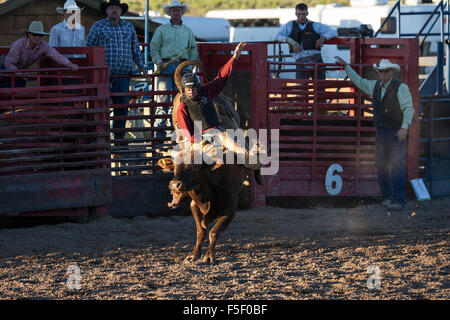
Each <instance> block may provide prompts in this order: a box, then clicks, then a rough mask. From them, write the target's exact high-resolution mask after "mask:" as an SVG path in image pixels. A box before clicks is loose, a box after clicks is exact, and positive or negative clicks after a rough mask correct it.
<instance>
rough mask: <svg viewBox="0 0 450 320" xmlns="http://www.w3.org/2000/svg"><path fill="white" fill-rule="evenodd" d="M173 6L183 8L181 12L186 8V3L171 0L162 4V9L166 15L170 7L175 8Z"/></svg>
mask: <svg viewBox="0 0 450 320" xmlns="http://www.w3.org/2000/svg"><path fill="white" fill-rule="evenodd" d="M175 7H180V8H181V9H182V10H183V14H184V13H185V12H186V11H187V9H188V5H187V3H186V2H181V3H180V1H178V0H172V2H171V3H170V4H167V3H165V4H163V11H164V13H165V14H166V15H169V9H170V8H175Z"/></svg>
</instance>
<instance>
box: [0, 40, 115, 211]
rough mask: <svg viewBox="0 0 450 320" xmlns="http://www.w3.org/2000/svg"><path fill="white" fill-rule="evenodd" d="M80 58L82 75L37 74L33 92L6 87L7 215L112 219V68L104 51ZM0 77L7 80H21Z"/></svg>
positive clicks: (0, 152) (1, 130)
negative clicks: (108, 213)
mask: <svg viewBox="0 0 450 320" xmlns="http://www.w3.org/2000/svg"><path fill="white" fill-rule="evenodd" d="M7 50H8V49H7V48H2V49H1V51H0V54H6V53H7ZM66 50H70V51H69V52H70V53H74V51H73V50H74V49H66ZM62 52H64V50H62ZM76 53H80V54H85V55H86V58H84V59H79V61H77V63H80V65H81V66H82V67H81V68H80V70H79V71H78V72H76V73H73V72H69V71H68V70H67V68H44V69H42V68H41V69H31V70H27V78H26V79H27V82H28V83H27V86H26V87H14V86H13V88H3V89H0V214H20V215H40V216H43V215H87V214H92V213H96V214H104V213H106V206H107V205H108V204H109V203H110V201H111V171H110V145H109V120H108V111H109V102H108V100H109V75H108V67H107V66H106V65H105V64H104V49H103V48H98V47H97V48H94V47H92V48H77V49H76ZM43 63H45V62H41V66H43ZM47 66H50V65H47ZM0 75H1V78H2V79H3V80H4V81H5V80H6V81H8V79H11V77H13V76H14V77H18V76H20V75H19V74H16V72H2V73H1V74H0ZM12 82H14V81H12Z"/></svg>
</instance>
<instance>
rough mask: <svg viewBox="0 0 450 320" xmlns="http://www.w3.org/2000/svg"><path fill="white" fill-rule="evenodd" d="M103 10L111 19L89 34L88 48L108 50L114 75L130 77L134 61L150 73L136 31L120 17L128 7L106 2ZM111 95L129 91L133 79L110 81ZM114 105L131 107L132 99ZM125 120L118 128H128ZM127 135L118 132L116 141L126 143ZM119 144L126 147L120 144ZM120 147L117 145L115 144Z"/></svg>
mask: <svg viewBox="0 0 450 320" xmlns="http://www.w3.org/2000/svg"><path fill="white" fill-rule="evenodd" d="M100 10H101V11H102V12H103V13H104V14H106V15H107V16H108V17H107V18H105V19H102V20H100V21H97V22H96V23H94V25H93V26H92V28H91V30H90V31H89V35H88V37H87V39H86V45H87V46H101V47H104V48H105V61H106V64H107V65H108V66H109V72H110V75H112V76H117V75H130V74H132V72H133V61H134V62H135V63H136V65H137V66H138V68H139V71H140V72H141V73H143V74H146V73H147V71H146V69H145V67H144V58H143V55H142V53H141V51H140V49H139V40H138V38H137V34H136V29H135V28H134V26H133V25H132V24H131V23H129V22H128V21H125V20H122V19H121V18H120V16H121V15H122V14H124V13H126V12H127V11H128V5H127V4H125V3H123V4H121V3H120V0H110V1H109V2H108V3H106V2H103V3H102V4H101V5H100ZM110 91H111V92H129V91H130V78H128V77H127V78H114V77H111V80H110ZM112 100H113V104H128V103H129V102H130V98H129V97H125V96H120V97H112ZM113 113H114V116H126V115H128V108H120V109H114V111H113ZM125 122H126V121H125V120H115V121H113V128H114V129H123V128H125ZM124 136H125V132H120V133H115V134H114V139H117V140H122V139H123V138H124ZM118 142H119V143H118V144H124V143H123V141H118ZM115 144H116V143H115Z"/></svg>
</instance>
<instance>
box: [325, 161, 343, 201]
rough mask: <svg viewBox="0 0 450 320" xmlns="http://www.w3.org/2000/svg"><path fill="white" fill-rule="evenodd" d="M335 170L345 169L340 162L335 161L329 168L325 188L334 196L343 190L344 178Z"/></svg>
mask: <svg viewBox="0 0 450 320" xmlns="http://www.w3.org/2000/svg"><path fill="white" fill-rule="evenodd" d="M335 172H344V169H342V166H341V165H340V164H337V163H333V164H332V165H331V166H330V167H329V168H328V170H327V175H326V176H325V188H326V189H327V192H328V193H329V194H330V195H332V196H335V195H337V194H339V192H341V190H342V178H341V176H340V175H338V174H335ZM333 184H334V185H333Z"/></svg>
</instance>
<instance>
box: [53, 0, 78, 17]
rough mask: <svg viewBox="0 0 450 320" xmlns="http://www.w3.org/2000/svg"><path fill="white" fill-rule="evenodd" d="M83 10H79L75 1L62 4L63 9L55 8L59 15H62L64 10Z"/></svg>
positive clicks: (68, 0) (70, 0) (71, 0)
mask: <svg viewBox="0 0 450 320" xmlns="http://www.w3.org/2000/svg"><path fill="white" fill-rule="evenodd" d="M83 9H84V7H83V8H81V9H80V7H79V6H78V5H77V3H76V2H75V0H67V1H66V3H64V8H61V7H57V8H56V12H58V13H59V14H63V13H64V11H65V10H80V11H81V10H83Z"/></svg>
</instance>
